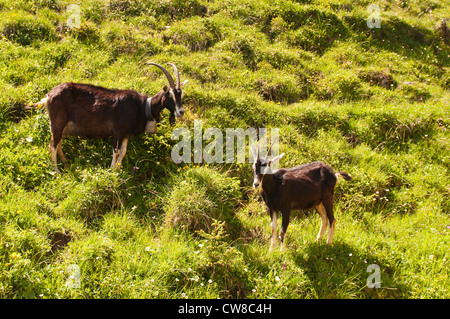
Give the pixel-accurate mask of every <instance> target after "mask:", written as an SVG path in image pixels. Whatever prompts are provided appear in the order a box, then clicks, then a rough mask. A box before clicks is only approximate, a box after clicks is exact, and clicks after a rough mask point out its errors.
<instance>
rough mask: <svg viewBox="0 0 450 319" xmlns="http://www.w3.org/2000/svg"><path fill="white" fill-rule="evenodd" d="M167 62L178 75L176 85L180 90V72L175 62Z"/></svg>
mask: <svg viewBox="0 0 450 319" xmlns="http://www.w3.org/2000/svg"><path fill="white" fill-rule="evenodd" d="M167 64H168V65H170V66H171V67H172V68H173V71H174V72H175V76H176V77H177V86H176V88H177V90H179V89H180V83H181V81H180V72H178V69H177V67H176V66H175V64H173V63H167Z"/></svg>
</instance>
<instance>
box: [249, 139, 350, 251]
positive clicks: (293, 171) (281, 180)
mask: <svg viewBox="0 0 450 319" xmlns="http://www.w3.org/2000/svg"><path fill="white" fill-rule="evenodd" d="M252 152H253V157H254V164H253V173H254V180H253V187H255V188H257V187H258V186H260V185H261V195H262V197H263V199H264V202H265V203H266V205H267V207H268V209H269V214H270V218H271V225H272V239H271V245H270V249H272V248H273V246H274V245H275V244H276V241H277V240H276V233H277V213H276V212H277V211H281V214H282V224H281V231H280V239H281V250H283V249H284V246H285V236H286V231H287V227H288V225H289V217H290V213H291V210H300V209H310V208H313V207H314V208H315V209H316V210H317V212H318V213H319V215H320V217H321V219H322V225H321V226H320V231H319V234H318V235H317V240H319V239H320V238H322V236H323V235H324V234H325V232H326V230H327V226H329V227H330V230H329V232H328V240H327V243H328V244H331V242H332V241H333V236H334V229H335V224H336V219H335V218H334V215H333V194H334V187H335V186H336V182H337V178H338V177H343V178H344V179H345V180H347V181H350V180H352V177H351V176H350V175H349V174H347V173H345V172H337V173H334V172H333V170H332V169H331V168H330V167H329V166H328V165H325V164H324V163H322V162H314V163H309V164H304V165H301V166H296V167H293V168H290V169H285V168H280V169H278V170H275V171H272V168H271V165H272V164H273V163H275V162H277V161H279V160H280V159H281V158H282V157H283V156H284V153H283V154H281V155H278V156H277V157H275V158H273V159H269V158H268V156H267V155H266V157H264V158H260V156H259V145H258V149H257V150H256V148H255V146H254V145H252ZM269 152H270V149H269V151H268V152H267V154H269Z"/></svg>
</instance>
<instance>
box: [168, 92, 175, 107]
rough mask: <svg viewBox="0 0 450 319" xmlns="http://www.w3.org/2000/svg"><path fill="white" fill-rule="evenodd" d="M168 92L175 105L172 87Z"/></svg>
mask: <svg viewBox="0 0 450 319" xmlns="http://www.w3.org/2000/svg"><path fill="white" fill-rule="evenodd" d="M169 94H170V97H171V98H172V100H173V103H175V105H176V104H177V99H176V98H175V93H174V92H173V89H170V90H169Z"/></svg>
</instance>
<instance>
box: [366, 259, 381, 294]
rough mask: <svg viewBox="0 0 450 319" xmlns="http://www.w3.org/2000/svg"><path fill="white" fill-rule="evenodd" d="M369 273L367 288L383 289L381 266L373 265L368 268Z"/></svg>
mask: <svg viewBox="0 0 450 319" xmlns="http://www.w3.org/2000/svg"><path fill="white" fill-rule="evenodd" d="M367 272H368V273H371V274H370V275H369V277H367V281H366V283H367V287H368V288H381V270H380V266H378V265H377V264H371V265H369V266H367Z"/></svg>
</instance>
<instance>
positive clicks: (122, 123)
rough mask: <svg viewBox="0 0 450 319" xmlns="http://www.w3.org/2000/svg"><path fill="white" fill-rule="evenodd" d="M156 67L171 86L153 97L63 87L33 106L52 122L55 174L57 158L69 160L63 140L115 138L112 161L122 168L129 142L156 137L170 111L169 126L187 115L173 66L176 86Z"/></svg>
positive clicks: (78, 86) (96, 88)
mask: <svg viewBox="0 0 450 319" xmlns="http://www.w3.org/2000/svg"><path fill="white" fill-rule="evenodd" d="M148 64H150V65H154V66H157V67H158V68H160V69H161V70H162V71H163V72H164V74H165V75H166V77H167V79H168V81H169V86H167V85H165V86H164V88H163V90H162V91H161V92H159V93H157V94H156V95H154V96H153V97H148V96H147V95H143V94H139V93H137V92H135V91H132V90H111V89H106V88H103V87H99V86H94V85H89V84H77V83H63V84H60V85H58V86H57V87H55V88H53V89H52V90H51V91H50V92H49V93H48V94H47V95H46V96H45V97H44V98H43V99H42V100H41V101H39V102H38V103H34V104H33V106H38V105H44V106H45V107H46V108H47V112H48V114H49V118H50V129H51V132H52V139H51V142H50V145H49V148H50V154H51V157H52V161H53V163H54V165H55V170H56V172H58V173H60V171H59V169H58V166H57V154H58V155H59V156H60V158H61V160H62V161H63V163H65V162H66V158H65V157H64V154H63V152H62V149H61V144H62V140H63V138H65V137H66V136H79V137H82V138H105V137H109V136H113V159H112V162H111V168H116V167H120V166H121V163H122V159H123V157H124V156H125V153H126V150H127V144H128V140H129V139H130V138H131V137H133V136H136V135H139V134H141V133H143V132H144V131H145V132H147V133H155V132H156V123H157V122H159V120H160V113H161V111H162V110H163V109H164V108H166V109H168V110H169V111H170V117H169V120H170V123H172V124H173V123H174V122H175V117H180V116H182V115H183V114H184V109H183V102H182V99H183V92H182V90H181V88H182V87H183V86H184V85H185V83H186V82H187V81H185V82H183V83H180V74H179V72H178V70H177V68H176V66H175V65H174V64H171V63H169V64H170V65H171V66H172V67H173V69H174V71H175V74H176V78H177V83H176V84H175V82H174V81H173V78H172V76H171V75H170V73H169V72H168V71H167V70H166V69H165V68H164V67H162V66H161V65H159V64H156V63H148Z"/></svg>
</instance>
